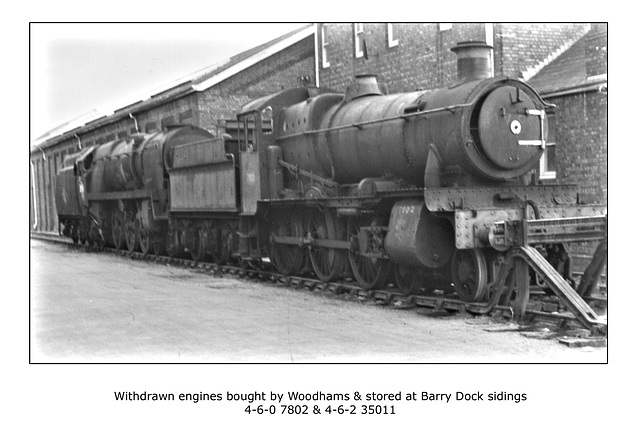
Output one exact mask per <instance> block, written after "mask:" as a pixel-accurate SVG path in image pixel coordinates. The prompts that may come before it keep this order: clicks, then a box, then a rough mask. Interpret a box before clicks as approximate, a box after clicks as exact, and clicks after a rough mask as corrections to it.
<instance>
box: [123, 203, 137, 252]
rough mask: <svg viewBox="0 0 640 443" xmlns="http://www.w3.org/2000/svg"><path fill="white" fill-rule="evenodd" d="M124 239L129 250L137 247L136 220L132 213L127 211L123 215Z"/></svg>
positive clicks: (132, 250) (131, 250)
mask: <svg viewBox="0 0 640 443" xmlns="http://www.w3.org/2000/svg"><path fill="white" fill-rule="evenodd" d="M124 240H125V243H126V244H127V250H128V251H129V252H134V251H135V250H136V249H138V222H137V220H136V216H135V214H134V213H129V214H127V216H126V217H125V222H124Z"/></svg>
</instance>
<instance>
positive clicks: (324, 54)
mask: <svg viewBox="0 0 640 443" xmlns="http://www.w3.org/2000/svg"><path fill="white" fill-rule="evenodd" d="M320 43H321V44H322V67H323V68H328V67H329V66H331V64H330V63H329V58H328V57H327V46H329V44H328V41H327V25H322V26H320Z"/></svg>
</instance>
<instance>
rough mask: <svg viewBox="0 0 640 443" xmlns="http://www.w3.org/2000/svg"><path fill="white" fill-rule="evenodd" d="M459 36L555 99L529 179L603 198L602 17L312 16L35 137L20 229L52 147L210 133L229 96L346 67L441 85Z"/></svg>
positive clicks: (49, 169) (319, 80) (225, 112)
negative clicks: (167, 129) (535, 20)
mask: <svg viewBox="0 0 640 443" xmlns="http://www.w3.org/2000/svg"><path fill="white" fill-rule="evenodd" d="M592 28H593V29H592ZM468 40H478V41H484V42H487V43H489V44H490V45H492V46H493V48H494V49H493V51H492V61H493V63H492V69H493V73H494V75H496V76H498V75H506V76H511V77H519V78H523V79H524V80H526V81H530V82H531V83H532V85H534V87H536V88H538V89H539V90H541V91H543V93H544V95H543V96H544V97H545V98H547V99H548V101H551V102H553V103H555V104H557V105H558V108H557V112H556V119H557V120H558V122H559V125H558V130H557V133H556V134H555V137H556V143H555V146H552V149H549V153H550V154H549V158H547V157H546V156H545V157H544V158H543V160H542V162H541V170H540V171H539V177H540V178H541V179H543V180H551V181H553V180H555V181H561V182H567V181H578V182H580V183H581V186H583V190H584V192H585V193H586V194H588V195H590V196H591V197H592V199H594V200H598V201H601V202H606V153H607V148H606V117H607V114H606V104H607V97H606V42H607V39H606V26H602V25H597V26H592V25H590V24H488V23H471V24H466V23H464V24H463V23H453V24H447V23H439V24H435V23H423V24H397V23H393V24H387V23H379V24H377V23H364V24H361V23H352V24H315V25H309V26H304V27H301V28H300V29H299V30H297V31H295V32H292V33H289V34H287V35H284V36H282V37H280V38H278V39H276V40H273V41H271V42H268V43H266V44H264V45H261V46H259V47H256V48H254V49H252V50H250V51H246V52H244V53H241V54H238V55H237V56H235V57H232V58H231V59H230V60H228V61H227V62H225V63H222V64H220V65H216V66H212V67H209V68H207V69H204V70H202V71H200V72H198V73H196V74H194V75H193V76H191V77H189V78H187V79H184V80H183V81H182V82H178V83H176V84H175V85H173V87H171V88H169V89H166V90H163V91H160V92H159V93H158V94H156V95H153V96H151V97H149V98H148V99H146V100H143V101H140V102H137V103H133V104H130V105H128V106H126V107H123V108H121V109H118V110H116V111H115V112H114V113H113V114H111V115H108V116H91V117H90V118H88V119H85V120H84V121H76V122H71V123H70V124H68V125H66V126H65V127H63V128H58V129H57V130H53V131H51V132H50V133H49V134H46V135H45V136H43V137H42V138H41V139H40V140H36V141H35V142H34V146H33V147H32V150H31V156H30V160H31V168H30V191H31V192H30V200H31V205H30V226H31V229H34V230H39V231H56V230H57V217H56V212H55V207H54V203H53V188H54V186H53V184H54V182H53V180H54V177H55V174H56V172H57V170H58V168H60V167H61V165H62V160H63V158H64V156H65V155H67V154H68V153H70V152H74V151H76V150H77V149H79V146H80V145H82V146H88V145H91V144H96V143H102V142H105V141H108V140H113V139H115V138H117V137H124V136H126V135H128V134H131V133H134V132H136V131H145V132H146V131H153V130H158V129H161V128H162V127H164V126H166V125H169V124H172V123H191V124H194V125H198V126H201V127H203V128H205V129H207V130H209V131H210V132H212V133H221V132H224V131H226V130H228V129H229V126H230V125H231V123H230V121H232V120H234V119H235V114H236V112H237V110H238V109H239V108H240V106H241V105H242V104H244V103H246V102H248V101H250V100H252V99H254V98H256V97H259V96H263V95H266V94H269V93H273V92H275V91H279V90H282V89H286V88H290V87H296V86H301V85H316V86H323V87H329V88H332V89H335V90H337V91H344V89H345V88H346V86H347V85H348V84H349V83H350V82H351V80H352V79H353V77H354V75H358V74H365V73H366V74H376V75H377V76H378V79H379V81H380V82H381V83H385V84H386V85H387V88H388V91H389V92H390V93H395V92H403V91H413V90H418V89H432V88H439V87H444V86H447V85H449V84H452V83H453V82H454V81H455V79H456V63H457V62H456V55H455V54H454V53H453V52H451V50H450V49H451V48H452V47H453V46H455V45H456V44H457V43H458V42H460V41H468ZM580 48H582V49H580ZM572 54H573V55H572ZM576 57H577V58H578V59H580V57H582V58H581V60H582V62H580V61H577V59H576ZM565 59H568V60H569V62H563V60H565ZM572 63H583V65H581V66H582V67H581V68H580V69H581V70H580V76H582V77H580V79H577V78H576V79H575V81H573V82H568V83H566V84H564V83H562V81H566V80H567V79H568V78H569V77H570V76H569V75H567V73H563V72H564V71H563V70H568V71H569V72H573V71H571V69H572V66H573V65H572ZM556 70H558V71H556ZM554 73H555V74H554ZM583 73H584V75H583ZM552 136H554V135H553V134H552ZM587 159H588V161H586V160H587Z"/></svg>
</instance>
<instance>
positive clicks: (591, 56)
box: [585, 32, 608, 77]
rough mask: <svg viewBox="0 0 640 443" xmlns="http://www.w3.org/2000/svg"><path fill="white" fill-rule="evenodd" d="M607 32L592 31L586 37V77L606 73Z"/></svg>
mask: <svg viewBox="0 0 640 443" xmlns="http://www.w3.org/2000/svg"><path fill="white" fill-rule="evenodd" d="M607 52H608V51H607V33H606V32H594V33H592V34H590V35H588V36H587V37H586V41H585V57H586V69H587V77H593V76H596V75H601V74H606V73H607V69H608V66H607Z"/></svg>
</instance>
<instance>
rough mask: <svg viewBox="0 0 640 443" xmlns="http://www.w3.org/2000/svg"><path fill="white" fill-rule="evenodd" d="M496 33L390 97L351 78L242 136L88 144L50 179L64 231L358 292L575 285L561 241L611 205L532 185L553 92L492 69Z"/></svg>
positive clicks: (270, 103) (262, 111)
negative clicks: (354, 285)
mask: <svg viewBox="0 0 640 443" xmlns="http://www.w3.org/2000/svg"><path fill="white" fill-rule="evenodd" d="M489 48H490V47H489V46H487V45H486V44H481V43H477V42H467V43H462V44H460V45H458V46H457V47H456V48H454V49H453V50H454V52H456V53H457V54H458V72H459V78H458V81H457V83H456V84H454V85H452V86H450V87H447V88H442V89H438V90H432V91H417V92H408V93H400V94H386V93H385V92H384V89H385V88H384V86H383V85H379V84H378V83H377V81H376V78H375V77H373V76H360V77H357V78H356V81H355V82H354V83H353V84H352V85H350V86H349V87H348V88H347V90H346V92H345V93H344V94H338V93H335V92H332V91H327V90H323V89H318V88H297V89H290V90H285V91H281V92H279V93H276V94H273V95H269V96H266V97H262V98H260V99H257V100H254V101H252V102H250V103H248V104H246V105H245V106H244V107H243V108H242V109H241V110H240V112H239V114H238V121H239V123H240V128H241V132H240V134H239V136H238V137H237V139H231V137H229V136H224V137H214V136H213V135H211V134H210V133H208V132H207V131H205V130H203V129H200V128H196V127H191V126H174V127H168V128H167V129H166V130H165V131H163V132H160V133H154V134H135V135H133V136H131V137H128V138H126V139H121V140H115V141H112V142H109V143H106V144H102V145H99V146H91V147H86V148H84V149H82V150H81V151H79V152H78V153H76V154H73V155H70V156H68V157H67V158H66V159H65V160H64V168H63V169H62V170H61V171H60V172H59V174H58V177H57V186H56V206H57V210H58V217H59V221H60V224H61V228H62V232H63V233H64V235H67V236H70V237H72V238H74V239H79V240H82V241H99V242H104V243H108V244H112V245H113V246H115V247H116V248H127V249H128V250H129V251H136V250H141V251H142V252H143V253H155V254H161V253H163V252H166V253H168V254H169V255H171V256H174V255H177V254H183V253H189V254H190V255H191V256H192V258H193V259H194V260H205V259H211V260H213V261H214V262H216V263H225V262H228V261H231V260H234V261H237V262H244V263H247V264H250V265H252V266H260V265H262V264H264V263H265V262H267V261H266V260H265V258H268V259H269V261H270V263H271V264H272V265H273V266H274V267H275V268H276V269H277V270H278V271H279V272H280V273H282V274H285V275H296V274H300V273H304V272H308V271H310V270H313V272H314V273H315V275H316V276H317V277H318V278H319V279H320V280H322V281H324V282H329V281H333V280H336V279H339V278H351V277H352V278H354V279H355V280H356V281H357V282H358V284H359V285H360V286H361V287H362V288H365V289H375V288H381V287H385V286H386V285H388V284H390V283H392V284H394V285H395V286H396V287H397V288H398V289H399V290H400V291H402V292H404V293H406V294H410V293H414V292H415V291H417V290H419V289H420V288H431V289H433V288H445V289H446V288H453V290H454V291H455V293H456V294H457V295H458V296H459V297H460V298H461V299H462V300H464V301H465V302H469V303H476V302H483V301H486V300H488V299H489V298H492V297H494V296H495V293H496V291H498V290H501V289H500V288H503V287H505V286H508V284H507V283H506V281H507V280H511V281H515V282H516V283H514V284H515V285H516V287H517V288H518V291H519V292H521V293H522V294H524V293H525V292H526V293H527V294H528V286H527V285H528V280H529V268H530V267H531V268H533V269H534V270H535V271H536V272H537V273H538V274H540V275H541V276H542V280H544V281H545V282H546V283H547V284H548V285H549V286H551V287H552V289H554V290H556V292H558V291H560V292H563V291H564V292H569V289H571V288H569V289H567V286H566V281H567V280H570V277H571V276H570V272H569V269H570V266H568V263H569V258H568V252H569V251H568V248H567V247H566V244H567V243H568V242H572V241H586V240H601V239H603V238H604V237H605V233H606V215H605V209H604V208H603V207H600V206H593V205H592V206H586V205H581V204H579V199H578V196H577V188H576V187H574V186H568V185H553V186H551V185H545V186H543V185H537V184H534V183H533V181H534V178H532V174H531V172H532V170H533V169H535V167H536V165H537V164H538V162H539V159H540V156H541V155H542V153H543V152H544V150H545V143H546V141H545V139H546V134H547V130H548V129H547V113H548V112H549V109H550V105H548V104H546V103H545V102H544V101H543V100H542V99H541V98H540V96H539V95H538V94H537V93H536V91H534V90H533V89H532V88H531V87H530V86H528V85H527V84H526V83H524V82H522V81H519V80H515V79H511V78H505V77H503V78H490V77H489V74H488V69H487V67H488V64H487V57H486V55H487V54H488V50H489ZM516 249H517V251H520V252H518V253H516V252H514V251H516ZM540 258H543V261H544V262H545V263H547V265H548V266H547V265H543V264H539V265H535V264H534V262H536V263H537V262H538V261H540V260H539V259H540ZM522 263H528V264H529V265H522ZM540 263H541V262H540ZM512 271H513V272H512ZM563 282H564V283H563ZM527 296H528V295H527ZM565 298H567V299H569V303H570V304H571V303H573V304H574V305H575V304H578V305H580V302H579V301H575V300H573V298H575V297H574V295H573V294H570V295H566V294H565ZM572 300H573V301H572ZM524 303H526V300H525V301H524ZM578 309H579V310H585V309H588V306H587V307H586V308H585V307H584V306H582V305H580V306H579V308H578ZM579 315H582V316H586V317H587V318H589V320H588V321H591V322H592V323H597V322H598V320H597V318H595V316H594V315H593V314H592V313H590V312H587V313H586V314H585V313H580V314H579Z"/></svg>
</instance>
